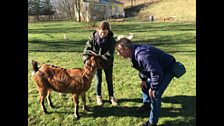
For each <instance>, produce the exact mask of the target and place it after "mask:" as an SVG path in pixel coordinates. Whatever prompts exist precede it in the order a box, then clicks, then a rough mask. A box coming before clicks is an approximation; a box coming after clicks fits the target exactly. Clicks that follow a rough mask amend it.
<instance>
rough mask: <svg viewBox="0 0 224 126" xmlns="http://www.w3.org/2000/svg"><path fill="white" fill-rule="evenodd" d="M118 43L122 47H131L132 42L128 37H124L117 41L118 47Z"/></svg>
mask: <svg viewBox="0 0 224 126" xmlns="http://www.w3.org/2000/svg"><path fill="white" fill-rule="evenodd" d="M118 45H120V46H121V47H122V48H131V47H132V42H131V40H129V39H127V38H122V39H120V40H118V41H117V44H116V48H117V46H118Z"/></svg>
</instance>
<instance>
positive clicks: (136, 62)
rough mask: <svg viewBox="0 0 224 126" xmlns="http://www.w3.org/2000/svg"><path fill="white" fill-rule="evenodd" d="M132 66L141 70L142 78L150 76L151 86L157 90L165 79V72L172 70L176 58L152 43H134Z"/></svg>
mask: <svg viewBox="0 0 224 126" xmlns="http://www.w3.org/2000/svg"><path fill="white" fill-rule="evenodd" d="M132 52H133V54H132V57H131V62H132V67H134V68H135V69H137V70H138V71H139V77H140V78H141V80H143V81H146V80H147V78H150V81H151V83H150V87H151V89H152V90H156V89H157V88H158V86H159V85H160V83H161V81H162V80H163V74H164V72H168V71H171V68H172V67H173V65H174V64H175V62H176V60H175V58H174V57H173V56H172V55H170V54H168V53H165V52H164V51H162V50H160V49H158V48H156V47H153V46H151V45H139V44H134V45H133V47H132Z"/></svg>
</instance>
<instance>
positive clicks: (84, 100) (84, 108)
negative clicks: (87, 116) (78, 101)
mask: <svg viewBox="0 0 224 126" xmlns="http://www.w3.org/2000/svg"><path fill="white" fill-rule="evenodd" d="M81 98H82V103H83V107H82V109H83V110H84V111H86V112H88V111H90V110H89V109H88V108H87V107H86V94H85V93H83V94H81Z"/></svg>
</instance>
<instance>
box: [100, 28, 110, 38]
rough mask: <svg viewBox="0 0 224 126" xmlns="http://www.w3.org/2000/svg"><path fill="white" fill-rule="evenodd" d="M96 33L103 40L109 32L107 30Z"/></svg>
mask: <svg viewBox="0 0 224 126" xmlns="http://www.w3.org/2000/svg"><path fill="white" fill-rule="evenodd" d="M98 32H99V36H100V38H105V37H106V36H107V34H108V32H109V31H108V30H107V29H106V30H101V29H99V30H98Z"/></svg>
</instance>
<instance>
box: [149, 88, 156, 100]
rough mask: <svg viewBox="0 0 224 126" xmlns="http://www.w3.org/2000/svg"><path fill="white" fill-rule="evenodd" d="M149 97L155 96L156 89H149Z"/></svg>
mask: <svg viewBox="0 0 224 126" xmlns="http://www.w3.org/2000/svg"><path fill="white" fill-rule="evenodd" d="M149 97H151V98H155V91H154V90H152V89H151V88H150V89H149Z"/></svg>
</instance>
